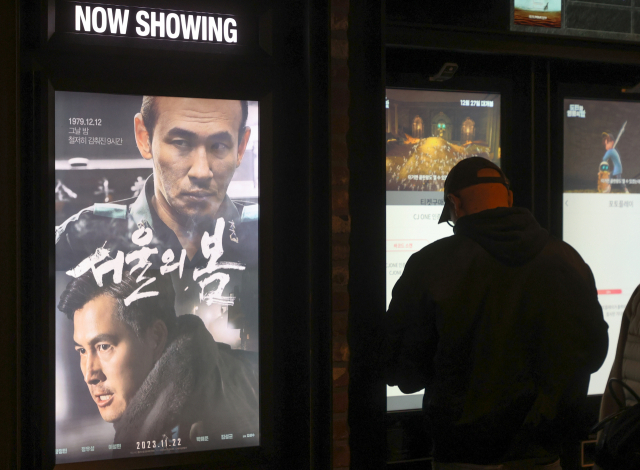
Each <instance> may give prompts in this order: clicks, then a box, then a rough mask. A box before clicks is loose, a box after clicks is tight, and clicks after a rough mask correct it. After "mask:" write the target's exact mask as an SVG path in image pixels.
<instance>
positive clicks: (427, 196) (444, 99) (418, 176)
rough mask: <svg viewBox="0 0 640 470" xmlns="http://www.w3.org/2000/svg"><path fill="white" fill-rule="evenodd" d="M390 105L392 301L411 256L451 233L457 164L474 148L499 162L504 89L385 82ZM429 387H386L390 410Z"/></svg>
mask: <svg viewBox="0 0 640 470" xmlns="http://www.w3.org/2000/svg"><path fill="white" fill-rule="evenodd" d="M385 108H386V198H387V202H386V231H387V233H386V238H387V255H386V279H387V282H386V286H387V287H386V288H387V308H388V307H389V302H390V301H391V291H392V290H393V286H394V285H395V283H396V281H397V280H398V278H399V277H400V275H401V274H402V271H403V269H404V265H405V263H406V262H407V260H408V259H409V257H410V256H411V255H412V254H413V253H415V252H416V251H418V250H420V249H421V248H423V247H425V246H426V245H428V244H430V243H433V242H434V241H436V240H439V239H440V238H443V237H447V236H450V235H453V230H452V228H451V227H450V226H449V225H447V224H446V223H443V224H438V219H439V218H440V214H441V212H442V209H443V206H444V197H443V190H444V181H445V179H446V177H447V175H448V174H449V171H450V170H451V168H452V167H453V166H454V165H455V164H456V163H458V162H459V161H460V160H463V159H465V158H468V157H473V156H480V157H484V158H486V159H488V160H490V161H492V162H493V163H495V164H496V165H498V166H500V95H499V94H497V93H479V92H457V91H456V92H452V91H428V90H410V89H396V88H387V90H386V100H385ZM423 395H424V392H423V391H421V392H418V393H415V394H412V395H405V394H403V393H402V392H401V391H400V389H399V388H398V387H387V410H388V411H397V410H408V409H419V408H421V407H422V396H423Z"/></svg>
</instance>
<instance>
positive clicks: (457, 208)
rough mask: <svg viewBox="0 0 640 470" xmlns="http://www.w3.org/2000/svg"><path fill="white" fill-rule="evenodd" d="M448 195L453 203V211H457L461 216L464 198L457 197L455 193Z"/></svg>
mask: <svg viewBox="0 0 640 470" xmlns="http://www.w3.org/2000/svg"><path fill="white" fill-rule="evenodd" d="M447 197H448V198H449V201H451V204H452V205H453V211H454V212H455V213H456V216H458V217H460V215H461V210H460V209H461V208H462V199H460V198H459V197H457V196H456V195H455V194H449V195H448V196H447Z"/></svg>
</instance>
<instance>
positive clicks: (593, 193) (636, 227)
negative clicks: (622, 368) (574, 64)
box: [562, 99, 640, 394]
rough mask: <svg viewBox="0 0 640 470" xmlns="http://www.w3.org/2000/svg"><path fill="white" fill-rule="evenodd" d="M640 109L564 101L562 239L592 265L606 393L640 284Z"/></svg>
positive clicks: (593, 389)
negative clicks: (604, 347)
mask: <svg viewBox="0 0 640 470" xmlns="http://www.w3.org/2000/svg"><path fill="white" fill-rule="evenodd" d="M639 145H640V103H638V102H628V101H602V100H585V99H565V100H564V184H563V192H564V194H563V206H562V210H563V238H564V240H565V241H566V242H567V243H569V244H570V245H572V246H573V247H574V248H575V249H576V250H578V253H580V255H581V256H582V257H583V258H584V260H585V261H586V262H587V264H588V265H589V266H590V267H591V270H592V271H593V275H594V277H595V281H596V286H597V288H598V296H599V300H600V304H601V305H602V309H603V311H604V318H605V320H606V321H607V323H608V324H609V353H608V355H607V358H606V360H605V361H604V364H603V365H602V367H601V368H600V370H598V371H597V372H595V373H594V374H593V375H592V376H591V381H590V383H589V393H590V394H600V393H603V392H604V390H605V386H606V383H607V379H608V377H609V372H610V371H611V366H612V364H613V360H614V358H615V353H616V347H617V343H618V334H619V332H620V322H621V320H622V313H623V311H624V308H625V306H626V305H627V302H628V301H629V299H630V297H631V294H633V292H634V290H635V288H636V287H637V286H638V284H640V251H638V250H637V249H636V247H637V244H638V238H639V237H640V157H638V155H637V150H636V149H637V148H638V146H639Z"/></svg>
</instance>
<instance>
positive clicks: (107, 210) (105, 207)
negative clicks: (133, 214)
mask: <svg viewBox="0 0 640 470" xmlns="http://www.w3.org/2000/svg"><path fill="white" fill-rule="evenodd" d="M133 201H135V198H132V199H125V200H122V201H118V202H106V203H96V204H94V205H92V206H89V207H85V208H84V209H82V210H80V211H78V212H77V213H76V214H74V215H72V216H71V217H69V218H68V219H67V220H65V221H64V222H62V223H61V224H60V225H58V226H57V227H56V230H55V234H56V244H57V243H58V241H59V240H60V238H61V237H62V235H63V234H64V233H65V232H66V231H67V229H68V228H70V226H72V225H74V224H76V223H78V222H79V221H81V220H83V219H90V218H92V217H101V218H102V217H104V218H107V219H126V218H127V215H128V213H129V205H130V204H131V203H132V202H133Z"/></svg>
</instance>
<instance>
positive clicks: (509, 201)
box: [507, 189, 513, 207]
mask: <svg viewBox="0 0 640 470" xmlns="http://www.w3.org/2000/svg"><path fill="white" fill-rule="evenodd" d="M507 207H513V191H511V190H510V189H508V190H507Z"/></svg>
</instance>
